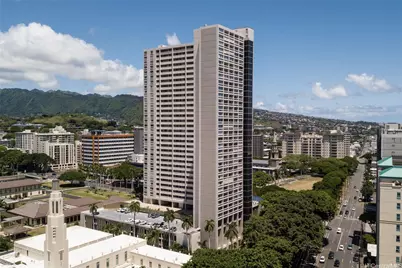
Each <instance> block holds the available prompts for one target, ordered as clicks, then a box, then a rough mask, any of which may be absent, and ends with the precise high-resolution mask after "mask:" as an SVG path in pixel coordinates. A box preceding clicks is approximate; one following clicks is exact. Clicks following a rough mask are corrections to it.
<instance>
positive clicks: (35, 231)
mask: <svg viewBox="0 0 402 268" xmlns="http://www.w3.org/2000/svg"><path fill="white" fill-rule="evenodd" d="M45 232H46V228H45V226H42V227H38V228H36V229H33V230H31V231H29V232H28V233H27V234H28V235H30V236H35V235H41V234H44V233H45Z"/></svg>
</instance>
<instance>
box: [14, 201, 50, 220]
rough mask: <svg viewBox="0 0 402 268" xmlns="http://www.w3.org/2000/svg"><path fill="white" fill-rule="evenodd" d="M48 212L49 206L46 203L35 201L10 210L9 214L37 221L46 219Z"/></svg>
mask: <svg viewBox="0 0 402 268" xmlns="http://www.w3.org/2000/svg"><path fill="white" fill-rule="evenodd" d="M48 210H49V205H48V204H47V203H44V202H40V201H36V202H29V203H26V204H25V205H23V206H21V207H19V208H15V209H12V210H10V211H9V212H10V213H12V214H16V215H20V216H24V217H27V218H31V219H37V218H43V217H46V216H47V212H48Z"/></svg>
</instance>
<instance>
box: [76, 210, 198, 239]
mask: <svg viewBox="0 0 402 268" xmlns="http://www.w3.org/2000/svg"><path fill="white" fill-rule="evenodd" d="M82 213H83V214H85V215H89V216H92V214H91V213H90V212H89V211H84V212H82ZM98 213H99V214H98V215H96V218H102V219H105V220H109V221H115V222H120V223H124V224H132V222H130V221H129V220H130V219H132V218H133V213H127V214H125V213H121V212H117V211H115V210H105V209H102V210H98ZM135 219H136V220H142V221H146V222H147V223H146V224H137V226H143V227H145V228H151V227H152V225H153V224H154V223H158V224H161V223H162V222H164V220H163V216H159V217H157V218H148V213H143V212H138V213H137V214H136V215H135ZM182 223H183V222H182V221H181V220H180V219H175V220H174V221H173V222H171V223H170V227H171V228H172V227H176V232H174V233H183V232H185V230H184V229H183V228H182V227H181V225H182ZM160 230H161V231H166V232H167V231H168V230H167V229H166V230H164V229H160ZM197 231H198V230H197V229H196V228H190V229H189V232H190V233H191V232H197Z"/></svg>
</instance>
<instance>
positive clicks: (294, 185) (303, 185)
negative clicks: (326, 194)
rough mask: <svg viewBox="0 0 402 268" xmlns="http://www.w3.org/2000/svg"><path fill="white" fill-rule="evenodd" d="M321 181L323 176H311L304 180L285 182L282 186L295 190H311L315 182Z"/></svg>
mask: <svg viewBox="0 0 402 268" xmlns="http://www.w3.org/2000/svg"><path fill="white" fill-rule="evenodd" d="M319 181H322V178H318V177H310V178H306V179H302V180H297V181H294V182H291V183H289V184H285V185H283V186H282V187H283V188H285V189H286V190H294V191H301V190H311V189H313V185H314V183H316V182H319Z"/></svg>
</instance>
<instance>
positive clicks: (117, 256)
mask: <svg viewBox="0 0 402 268" xmlns="http://www.w3.org/2000/svg"><path fill="white" fill-rule="evenodd" d="M118 264H119V255H116V265H118Z"/></svg>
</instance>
